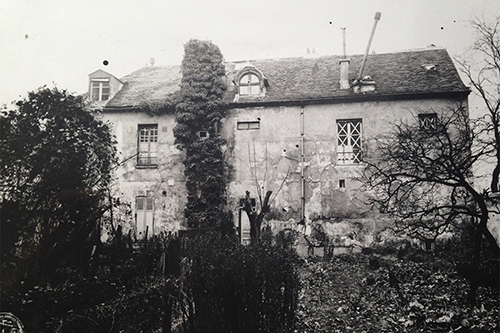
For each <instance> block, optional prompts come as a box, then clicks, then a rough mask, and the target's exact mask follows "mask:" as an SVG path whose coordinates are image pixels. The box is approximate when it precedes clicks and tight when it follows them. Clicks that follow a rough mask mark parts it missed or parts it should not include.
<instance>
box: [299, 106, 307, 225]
mask: <svg viewBox="0 0 500 333" xmlns="http://www.w3.org/2000/svg"><path fill="white" fill-rule="evenodd" d="M300 162H301V167H300V183H301V193H300V195H301V211H302V219H301V220H302V221H304V222H305V220H306V179H305V177H304V167H305V156H304V106H301V107H300Z"/></svg>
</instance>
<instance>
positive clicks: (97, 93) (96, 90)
mask: <svg viewBox="0 0 500 333" xmlns="http://www.w3.org/2000/svg"><path fill="white" fill-rule="evenodd" d="M90 85H91V93H92V100H93V101H107V100H108V99H109V92H110V88H109V80H108V79H92V81H90Z"/></svg>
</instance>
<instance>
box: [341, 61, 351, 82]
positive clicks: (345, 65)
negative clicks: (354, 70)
mask: <svg viewBox="0 0 500 333" xmlns="http://www.w3.org/2000/svg"><path fill="white" fill-rule="evenodd" d="M350 62H351V60H350V59H342V60H340V89H349V88H351V85H350V84H349V63H350Z"/></svg>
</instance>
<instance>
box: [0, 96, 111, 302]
mask: <svg viewBox="0 0 500 333" xmlns="http://www.w3.org/2000/svg"><path fill="white" fill-rule="evenodd" d="M0 126H1V127H0V143H1V144H0V158H1V161H2V163H1V167H0V174H1V179H2V180H1V183H2V188H1V195H2V208H1V209H2V218H1V227H2V242H1V247H2V265H1V268H2V272H1V273H2V300H6V299H9V298H10V297H13V296H14V295H15V294H16V293H17V292H19V291H20V290H23V289H25V288H26V286H33V285H36V284H40V283H41V284H45V283H49V281H52V280H53V279H57V278H58V275H57V270H58V269H60V268H61V267H66V268H68V269H78V270H79V271H80V272H81V273H82V274H84V273H85V272H86V271H88V259H89V257H90V253H91V251H92V241H94V242H95V241H96V240H98V239H99V221H100V218H101V217H102V216H103V214H105V212H106V211H107V210H108V209H109V207H110V205H109V202H108V195H107V194H108V192H107V191H108V186H109V182H110V179H111V169H112V168H113V166H114V162H115V148H114V142H113V140H112V137H111V135H110V133H109V130H108V127H107V126H106V125H105V124H103V123H102V122H100V121H97V120H96V119H94V117H93V116H92V115H91V114H90V113H89V112H87V111H85V109H84V105H83V101H82V99H81V98H80V97H75V96H73V95H71V94H69V93H68V92H66V91H64V90H59V89H57V88H53V89H49V88H46V87H43V88H40V89H38V90H36V91H33V92H30V93H29V94H28V97H27V98H25V99H24V100H21V101H19V102H17V104H16V108H15V109H14V110H12V111H9V112H6V113H3V114H2V115H1V116H0ZM50 283H52V282H50ZM4 303H5V301H4Z"/></svg>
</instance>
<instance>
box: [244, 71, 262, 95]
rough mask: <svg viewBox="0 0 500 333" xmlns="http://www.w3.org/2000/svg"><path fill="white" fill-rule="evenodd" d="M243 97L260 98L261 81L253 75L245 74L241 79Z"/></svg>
mask: <svg viewBox="0 0 500 333" xmlns="http://www.w3.org/2000/svg"><path fill="white" fill-rule="evenodd" d="M239 83H240V95H241V96H258V95H259V93H260V80H259V78H258V77H257V75H255V74H253V73H248V74H245V75H243V76H242V77H241V79H240V82H239Z"/></svg>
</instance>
